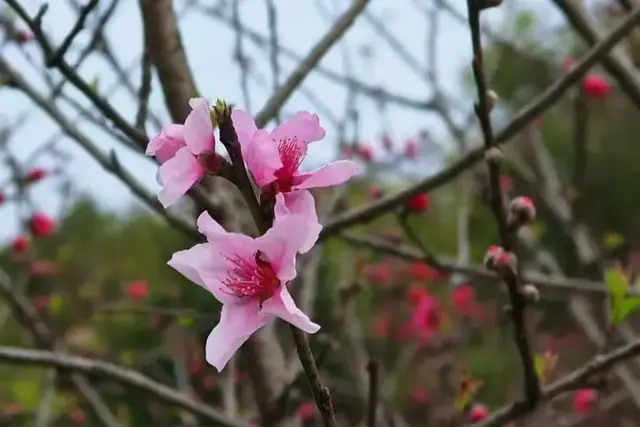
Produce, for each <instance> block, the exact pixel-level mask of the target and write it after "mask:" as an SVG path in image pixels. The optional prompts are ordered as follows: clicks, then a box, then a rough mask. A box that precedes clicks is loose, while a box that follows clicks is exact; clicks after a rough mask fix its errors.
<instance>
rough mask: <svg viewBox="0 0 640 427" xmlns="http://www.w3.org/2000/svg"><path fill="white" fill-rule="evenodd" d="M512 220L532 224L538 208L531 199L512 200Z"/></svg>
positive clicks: (510, 207)
mask: <svg viewBox="0 0 640 427" xmlns="http://www.w3.org/2000/svg"><path fill="white" fill-rule="evenodd" d="M509 210H510V213H511V215H512V219H513V220H516V221H520V222H524V223H526V222H531V221H533V220H534V219H535V218H536V207H535V205H534V203H533V200H532V199H531V197H526V196H520V197H516V198H515V199H513V200H511V204H510V206H509Z"/></svg>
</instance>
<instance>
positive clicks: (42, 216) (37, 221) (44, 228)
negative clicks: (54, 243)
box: [29, 212, 56, 237]
mask: <svg viewBox="0 0 640 427" xmlns="http://www.w3.org/2000/svg"><path fill="white" fill-rule="evenodd" d="M29 228H30V229H31V233H32V234H33V235H34V236H36V237H49V236H51V235H52V234H53V233H55V231H56V223H55V221H54V220H53V218H51V217H50V216H49V215H47V214H46V213H44V212H35V213H34V214H33V215H32V216H31V220H30V221H29Z"/></svg>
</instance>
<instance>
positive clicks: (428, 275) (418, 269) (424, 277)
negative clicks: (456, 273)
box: [410, 261, 447, 283]
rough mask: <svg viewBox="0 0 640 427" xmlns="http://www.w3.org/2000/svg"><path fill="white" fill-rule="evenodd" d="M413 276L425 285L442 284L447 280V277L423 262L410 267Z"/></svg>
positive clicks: (414, 263)
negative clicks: (431, 283)
mask: <svg viewBox="0 0 640 427" xmlns="http://www.w3.org/2000/svg"><path fill="white" fill-rule="evenodd" d="M410 274H411V276H412V277H413V278H414V279H416V280H419V281H421V282H424V283H429V282H441V281H443V280H446V279H447V275H446V274H444V273H441V272H439V271H438V270H436V269H435V268H433V267H431V266H430V265H428V264H425V263H423V262H418V261H416V262H413V263H411V267H410Z"/></svg>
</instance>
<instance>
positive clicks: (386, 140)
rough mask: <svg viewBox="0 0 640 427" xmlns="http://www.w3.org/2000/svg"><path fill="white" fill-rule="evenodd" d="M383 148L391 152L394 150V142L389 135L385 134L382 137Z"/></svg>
mask: <svg viewBox="0 0 640 427" xmlns="http://www.w3.org/2000/svg"><path fill="white" fill-rule="evenodd" d="M382 146H383V147H384V149H385V150H387V151H391V150H393V140H392V139H391V137H390V136H389V135H388V134H386V133H385V134H384V135H382Z"/></svg>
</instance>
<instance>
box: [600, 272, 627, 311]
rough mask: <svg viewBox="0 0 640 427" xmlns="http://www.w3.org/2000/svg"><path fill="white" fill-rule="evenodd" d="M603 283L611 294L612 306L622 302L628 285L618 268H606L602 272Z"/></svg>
mask: <svg viewBox="0 0 640 427" xmlns="http://www.w3.org/2000/svg"><path fill="white" fill-rule="evenodd" d="M604 281H605V283H606V284H607V288H608V289H609V292H610V293H611V298H612V300H613V303H614V305H615V304H616V303H618V302H620V301H622V300H623V299H624V298H625V296H626V295H627V288H628V286H629V283H628V281H627V277H626V276H625V275H624V273H623V272H622V270H621V269H619V268H608V269H607V270H606V271H605V272H604Z"/></svg>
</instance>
